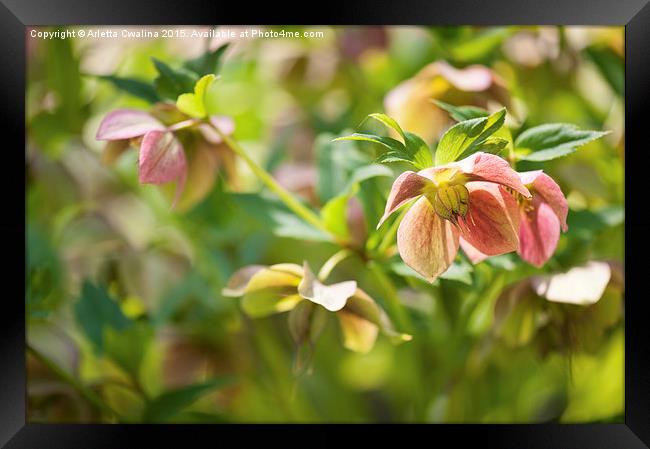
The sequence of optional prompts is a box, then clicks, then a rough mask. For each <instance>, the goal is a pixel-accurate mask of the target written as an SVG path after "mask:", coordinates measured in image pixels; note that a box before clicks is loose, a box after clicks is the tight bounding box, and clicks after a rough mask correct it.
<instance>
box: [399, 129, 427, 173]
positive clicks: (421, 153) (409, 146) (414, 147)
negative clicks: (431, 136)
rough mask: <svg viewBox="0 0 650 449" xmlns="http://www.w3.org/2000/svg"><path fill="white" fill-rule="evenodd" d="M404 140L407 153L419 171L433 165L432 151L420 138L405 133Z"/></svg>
mask: <svg viewBox="0 0 650 449" xmlns="http://www.w3.org/2000/svg"><path fill="white" fill-rule="evenodd" d="M404 138H405V139H406V152H407V154H408V155H409V156H410V158H411V160H412V161H413V165H415V166H416V167H417V168H419V169H423V168H428V167H431V166H432V165H433V158H432V157H431V150H430V149H429V146H428V145H427V144H426V142H425V141H424V140H422V139H421V138H420V136H418V135H416V134H413V133H410V132H405V133H404Z"/></svg>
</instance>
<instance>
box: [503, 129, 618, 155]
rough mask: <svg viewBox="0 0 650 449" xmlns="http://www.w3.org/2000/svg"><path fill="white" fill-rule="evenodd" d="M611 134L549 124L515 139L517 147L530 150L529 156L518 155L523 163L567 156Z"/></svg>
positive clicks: (528, 130)
mask: <svg viewBox="0 0 650 449" xmlns="http://www.w3.org/2000/svg"><path fill="white" fill-rule="evenodd" d="M607 134H609V131H589V130H581V129H579V128H578V127H577V126H575V125H571V124H567V123H549V124H545V125H540V126H536V127H534V128H530V129H527V130H526V131H524V132H523V133H521V134H520V135H519V136H518V137H517V139H515V147H516V148H517V150H519V149H527V150H530V151H531V153H529V154H521V153H520V152H519V151H518V153H517V159H518V160H522V161H537V162H541V161H550V160H552V159H556V158H558V157H562V156H566V155H568V154H571V153H573V152H575V151H576V150H577V148H578V147H580V146H582V145H585V144H587V143H589V142H591V141H592V140H595V139H598V138H600V137H602V136H604V135H607Z"/></svg>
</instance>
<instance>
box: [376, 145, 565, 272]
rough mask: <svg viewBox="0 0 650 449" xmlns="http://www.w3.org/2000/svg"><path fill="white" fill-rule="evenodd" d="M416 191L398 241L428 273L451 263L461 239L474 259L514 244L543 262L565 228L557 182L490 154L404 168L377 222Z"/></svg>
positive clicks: (408, 260)
mask: <svg viewBox="0 0 650 449" xmlns="http://www.w3.org/2000/svg"><path fill="white" fill-rule="evenodd" d="M413 199H417V200H416V201H415V203H414V204H413V205H412V207H411V208H410V209H409V210H408V212H407V213H406V215H405V216H404V218H403V219H402V222H401V223H400V225H399V229H398V231H397V246H398V251H399V253H400V255H401V257H402V259H403V260H404V262H406V264H407V265H409V266H410V267H411V268H413V269H414V270H415V271H417V272H418V273H419V274H421V275H422V276H424V277H425V278H426V279H428V280H429V281H433V280H434V279H435V278H436V277H437V276H438V275H440V274H441V273H443V272H444V271H446V270H447V268H448V267H449V266H450V265H451V263H452V262H453V260H454V258H455V256H456V254H457V252H458V248H459V246H462V247H463V250H464V251H465V253H466V254H467V255H468V257H469V258H470V259H471V260H472V261H473V262H474V263H478V262H480V261H481V260H483V259H485V258H486V257H488V256H496V255H500V254H504V253H509V252H512V251H517V252H518V254H519V255H520V256H521V257H522V258H523V259H524V260H526V261H527V262H529V263H531V264H533V265H535V266H538V267H539V266H541V265H543V264H544V263H545V262H546V261H547V260H548V259H549V258H550V257H551V255H552V254H553V252H554V251H555V248H556V246H557V243H558V240H559V235H560V227H561V228H562V229H563V230H564V231H566V230H567V224H566V218H567V213H568V206H567V201H566V198H565V197H564V195H563V194H562V191H561V190H560V188H559V186H558V185H557V183H555V181H553V179H552V178H551V177H550V176H548V175H546V174H545V173H543V172H542V171H541V170H538V171H532V172H524V173H517V172H515V170H513V169H512V168H511V167H510V165H509V164H508V162H506V161H505V160H504V159H502V158H500V157H499V156H496V155H493V154H488V153H483V152H477V153H474V154H472V155H471V156H469V157H467V158H465V159H463V160H461V161H457V162H451V163H449V164H445V165H440V166H436V167H431V168H426V169H424V170H421V171H419V172H417V173H416V172H413V171H406V172H404V173H402V174H401V175H400V176H399V177H398V178H397V179H396V180H395V182H394V183H393V187H392V189H391V192H390V195H389V197H388V200H387V203H386V209H385V212H384V216H383V217H382V219H381V220H380V222H379V225H381V224H382V223H383V222H384V220H386V218H388V216H389V215H391V214H392V213H393V212H394V211H395V210H397V209H398V208H400V207H401V206H403V205H404V204H406V203H407V202H410V201H411V200H413Z"/></svg>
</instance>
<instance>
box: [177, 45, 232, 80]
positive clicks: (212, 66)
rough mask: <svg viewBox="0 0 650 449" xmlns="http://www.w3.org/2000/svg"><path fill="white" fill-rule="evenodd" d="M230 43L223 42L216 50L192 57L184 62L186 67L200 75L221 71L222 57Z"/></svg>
mask: <svg viewBox="0 0 650 449" xmlns="http://www.w3.org/2000/svg"><path fill="white" fill-rule="evenodd" d="M228 45H229V44H223V45H222V46H220V47H219V48H217V49H216V50H214V51H206V52H205V53H203V54H202V55H201V56H199V57H198V58H195V59H191V60H189V61H187V62H186V63H185V64H184V67H185V68H186V69H188V70H191V71H192V72H194V73H196V74H197V75H199V76H205V75H209V74H215V75H216V74H217V73H219V68H220V65H221V58H222V56H223V54H224V53H225V51H226V50H227V49H228Z"/></svg>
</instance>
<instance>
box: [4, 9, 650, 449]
mask: <svg viewBox="0 0 650 449" xmlns="http://www.w3.org/2000/svg"><path fill="white" fill-rule="evenodd" d="M1 2H2V4H1V5H0V30H1V31H2V37H3V38H2V41H1V42H2V46H3V51H1V52H0V67H2V69H3V70H2V77H1V78H2V80H1V81H0V91H1V92H2V97H1V98H2V100H3V102H2V106H0V110H1V111H2V113H3V114H2V122H1V123H2V124H3V126H4V127H5V128H6V129H5V134H4V135H5V136H11V141H12V142H15V144H16V147H18V148H19V147H22V148H24V145H25V134H24V117H25V110H24V109H25V106H24V104H25V103H24V92H25V27H26V26H27V25H36V24H39V25H45V24H51V25H63V24H111V23H120V24H142V23H145V24H169V23H183V24H188V23H205V22H208V21H219V22H224V23H250V22H258V23H260V22H264V23H331V22H333V23H340V24H349V23H356V22H365V23H368V24H381V23H389V24H416V23H428V24H465V23H467V22H472V23H474V24H477V25H496V24H506V23H507V24H530V23H538V24H571V25H625V42H626V47H625V52H626V76H625V83H626V84H625V86H626V101H625V113H626V141H627V142H626V143H627V145H626V146H627V147H628V148H634V147H636V146H638V147H639V148H638V149H636V148H635V149H634V151H628V152H626V158H630V160H631V162H630V163H626V168H625V170H626V180H625V189H626V200H627V201H630V203H631V204H642V202H644V201H647V199H644V198H643V196H642V193H639V192H643V189H644V188H645V189H647V187H645V186H644V181H645V179H644V176H645V177H647V174H645V175H644V174H642V173H639V175H640V176H635V171H636V170H639V171H640V170H641V168H640V167H643V166H648V165H649V164H648V163H650V155H649V154H650V151H648V148H647V147H648V143H647V142H648V139H647V137H646V136H647V131H646V130H645V128H647V125H646V124H645V123H644V122H646V121H647V119H645V116H646V115H647V113H645V114H644V112H646V111H647V106H646V105H647V104H648V103H650V50H648V45H649V44H650V3H648V2H649V0H565V1H563V2H548V3H552V4H545V2H540V1H538V0H519V1H516V0H492V1H491V2H481V1H476V0H455V1H453V2H451V1H449V0H444V1H438V2H429V3H425V2H419V3H418V1H417V0H401V1H400V2H387V1H382V2H377V3H381V5H378V4H377V3H376V4H374V5H373V7H372V8H367V7H366V8H360V7H359V6H356V5H352V4H351V2H335V3H337V5H335V6H336V7H333V6H334V5H331V2H330V3H328V7H327V8H324V10H323V11H318V12H317V11H316V10H314V9H297V8H295V7H293V8H291V9H287V10H286V11H284V10H281V8H280V6H278V5H277V4H275V2H271V3H268V4H266V5H264V4H258V5H259V8H261V9H259V8H258V6H257V5H256V12H257V13H258V16H257V18H253V19H251V16H250V15H249V13H250V11H246V10H245V8H246V5H244V6H243V7H242V5H239V8H241V9H240V10H239V11H238V10H236V9H235V8H236V6H235V5H233V2H228V3H226V2H221V1H212V2H211V1H208V0H184V2H183V4H184V6H183V8H182V9H180V10H179V8H178V5H177V4H175V3H174V2H173V0H159V1H158V2H156V3H155V7H153V5H152V4H150V3H151V2H145V1H141V2H139V3H134V2H133V1H132V0H130V1H129V0H111V1H103V2H99V1H97V2H89V1H83V0H66V1H65V3H64V2H56V4H55V2H52V1H51V0H29V1H27V0H1ZM89 3H92V5H90V4H89ZM378 6H381V7H378ZM362 12H363V14H362ZM299 14H306V16H303V17H299V16H298V15H299ZM333 14H336V16H334V15H333ZM644 137H645V139H644ZM16 150H17V148H16ZM10 153H11V154H9V155H7V154H5V155H4V156H5V157H7V156H11V157H14V158H15V159H16V160H11V161H4V163H5V164H6V167H13V166H14V162H15V163H16V166H18V167H19V166H20V163H21V160H22V163H24V162H25V160H24V155H23V154H21V152H20V151H12V152H10ZM0 180H1V181H0V182H1V183H2V184H1V185H0V192H2V193H3V194H4V195H3V202H4V205H5V207H6V208H7V210H8V211H10V213H6V214H2V218H0V235H1V236H2V238H3V239H5V242H4V243H5V245H4V247H5V248H11V249H12V250H13V251H14V252H15V254H12V256H13V257H8V258H7V259H9V260H12V261H15V260H19V261H20V260H23V258H24V250H25V247H24V245H23V244H22V243H21V242H25V215H24V211H25V204H24V199H25V198H24V197H21V196H20V195H12V193H13V192H16V191H17V185H19V184H20V183H21V182H22V183H25V172H24V171H21V170H15V169H12V168H9V169H5V170H3V174H2V176H0ZM637 195H638V197H639V198H636V196H637ZM635 200H636V201H635ZM7 202H9V205H7ZM19 211H21V212H19ZM21 213H22V215H21ZM626 215H627V217H626V224H625V226H626V229H625V232H626V244H625V250H626V260H627V261H628V263H626V284H627V290H628V291H629V292H631V295H628V297H627V300H626V303H625V326H626V328H625V332H626V340H625V351H626V352H625V424H585V425H568V424H566V425H559V424H540V425H494V426H493V425H468V426H469V427H471V430H470V431H469V432H467V431H466V429H465V426H460V425H455V426H454V425H447V426H445V425H440V426H436V427H435V429H431V428H429V427H425V426H410V427H409V428H408V429H399V430H405V431H406V432H409V433H410V432H414V431H418V432H419V431H423V437H425V438H427V437H428V438H433V436H434V435H435V438H436V440H437V439H438V438H440V437H442V438H448V439H451V438H453V439H454V441H456V442H459V443H470V442H472V441H476V442H480V443H481V444H485V442H486V441H487V442H488V444H489V445H494V447H499V448H500V449H504V448H518V449H519V448H521V447H527V448H530V449H536V448H559V447H575V448H590V449H598V448H602V449H614V448H621V449H634V448H643V447H646V448H647V447H650V426H649V425H648V423H650V349H648V345H647V342H648V341H650V330H649V329H650V326H648V324H647V316H648V315H647V314H644V313H642V310H641V308H642V304H643V303H644V302H646V301H647V299H646V298H645V297H644V295H642V294H639V293H640V292H644V288H646V289H647V287H646V286H645V285H644V284H645V283H644V276H646V277H647V274H645V273H644V272H642V270H643V269H644V267H642V266H641V264H639V265H636V264H635V263H634V262H632V263H629V261H635V260H636V259H635V256H637V255H641V254H644V253H645V254H647V253H648V252H650V244H649V242H650V237H648V234H650V233H648V232H647V231H648V230H650V219H649V218H646V217H645V216H644V213H643V211H642V210H639V208H630V210H626ZM21 236H22V239H21ZM630 241H632V242H634V244H633V245H631V244H630V245H628V242H630ZM21 254H22V255H21ZM639 259H640V258H639ZM640 260H642V259H640ZM4 265H6V266H5V269H4V277H5V279H7V280H9V284H11V286H12V287H14V288H15V290H17V291H16V292H15V293H16V294H14V295H5V298H4V299H5V304H4V308H3V312H2V313H0V367H1V370H0V447H7V448H36V447H51V448H59V447H60V448H84V449H85V448H91V447H92V448H104V447H106V448H109V447H110V448H115V447H133V446H136V447H137V443H135V444H134V441H138V440H140V439H141V438H142V439H144V438H146V439H147V442H149V444H151V439H152V438H154V439H155V440H157V442H156V445H157V446H161V445H162V446H165V447H167V446H170V445H173V447H178V446H180V445H182V444H184V445H187V444H188V442H192V441H196V437H197V435H196V434H197V432H199V433H209V434H211V435H209V436H208V435H206V436H207V437H208V438H218V439H221V438H223V436H224V434H229V435H228V436H230V437H235V438H237V439H238V440H239V442H243V441H244V440H246V439H247V438H251V437H252V438H255V437H256V435H255V434H256V433H257V432H248V431H246V430H245V429H244V428H239V426H222V427H220V428H219V429H218V430H217V431H215V430H214V428H212V427H211V426H191V425H184V426H151V425H138V426H118V425H84V426H79V425H37V424H27V423H26V379H25V374H26V373H25V310H24V303H22V302H20V301H18V300H15V299H17V298H19V297H20V294H19V293H18V291H19V289H22V290H23V295H24V286H18V282H16V280H17V279H20V278H21V277H22V278H25V272H24V270H25V268H24V267H25V266H24V265H22V266H20V265H19V264H16V263H11V262H9V263H6V264H4ZM21 273H22V276H21ZM25 285H26V284H25ZM11 291H12V293H13V292H14V291H13V288H12V289H11ZM9 300H12V301H13V302H11V301H9ZM279 427H280V426H264V428H263V431H264V432H265V433H271V434H273V436H274V437H276V438H277V439H278V440H280V439H286V438H287V436H286V429H284V430H282V429H280V428H279ZM305 428H306V429H305ZM361 428H362V429H364V430H365V429H367V427H366V426H363V427H361ZM294 430H299V431H300V433H302V432H305V430H306V432H305V433H306V434H309V435H310V436H309V438H310V440H309V441H315V440H316V441H319V442H330V443H333V444H336V443H337V442H338V441H340V437H341V436H343V435H342V434H343V433H348V432H350V431H351V430H354V429H351V428H350V427H348V426H330V427H328V428H327V429H325V428H324V427H323V426H300V429H292V431H294ZM395 430H396V429H395V427H394V426H373V428H372V431H370V432H364V436H363V438H367V439H368V440H367V441H368V442H370V440H382V441H384V442H385V441H386V440H387V439H391V437H393V438H400V435H401V436H402V438H403V434H402V432H401V431H398V432H395ZM234 432H237V434H235V433H234ZM442 434H444V435H442ZM249 435H250V436H249ZM273 436H271V438H272V437H273ZM218 439H215V440H214V441H215V442H216V441H218ZM176 442H177V443H176ZM175 443H176V444H175ZM462 446H465V444H462Z"/></svg>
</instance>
